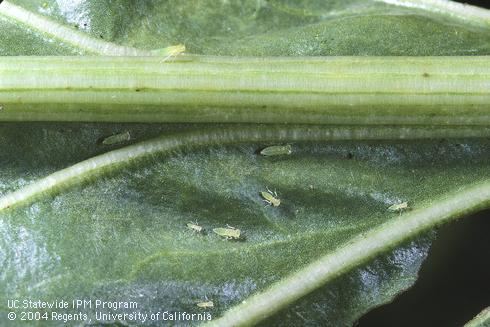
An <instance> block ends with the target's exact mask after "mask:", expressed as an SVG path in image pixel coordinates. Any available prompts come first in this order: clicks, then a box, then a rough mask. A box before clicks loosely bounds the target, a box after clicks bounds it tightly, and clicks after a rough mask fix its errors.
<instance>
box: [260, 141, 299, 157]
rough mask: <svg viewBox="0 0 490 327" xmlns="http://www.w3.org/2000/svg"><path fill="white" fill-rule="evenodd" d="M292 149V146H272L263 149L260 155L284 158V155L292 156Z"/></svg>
mask: <svg viewBox="0 0 490 327" xmlns="http://www.w3.org/2000/svg"><path fill="white" fill-rule="evenodd" d="M291 152H292V149H291V145H289V144H287V145H272V146H268V147H267V148H265V149H262V151H260V154H261V155H263V156H266V157H272V156H282V155H288V154H291Z"/></svg>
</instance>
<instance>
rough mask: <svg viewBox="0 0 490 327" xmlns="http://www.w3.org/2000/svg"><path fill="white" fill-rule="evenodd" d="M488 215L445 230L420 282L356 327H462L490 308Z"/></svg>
mask: <svg viewBox="0 0 490 327" xmlns="http://www.w3.org/2000/svg"><path fill="white" fill-rule="evenodd" d="M489 232H490V210H487V211H484V212H480V213H478V214H476V215H473V216H470V217H466V218H462V219H460V220H459V221H456V222H454V223H451V224H449V225H446V226H443V227H442V228H440V230H439V232H438V235H439V236H438V238H437V240H436V241H435V242H434V243H433V246H432V248H431V250H430V252H429V257H428V258H427V260H426V261H425V263H424V264H423V266H422V269H421V271H420V274H419V280H418V281H417V283H416V284H415V285H414V286H413V287H412V288H411V289H409V290H408V291H407V292H405V293H402V294H400V295H399V296H398V297H397V298H396V299H395V300H394V301H393V302H392V303H390V304H387V305H385V306H382V307H379V308H377V309H375V310H373V311H371V312H370V313H368V314H367V315H365V316H364V317H362V318H361V319H360V321H359V323H358V325H357V326H358V327H385V326H386V327H388V326H390V327H392V326H397V327H405V326H406V327H408V326H410V327H413V326H417V327H425V326H427V327H429V326H430V327H439V326H440V327H453V326H454V327H456V326H458V327H461V326H463V325H464V324H465V323H466V322H468V321H469V320H471V319H472V318H473V317H474V316H476V315H477V314H478V313H479V312H480V311H481V310H483V309H484V308H485V307H487V306H489V305H490V237H489Z"/></svg>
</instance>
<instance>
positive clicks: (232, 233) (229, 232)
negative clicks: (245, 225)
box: [213, 225, 241, 240]
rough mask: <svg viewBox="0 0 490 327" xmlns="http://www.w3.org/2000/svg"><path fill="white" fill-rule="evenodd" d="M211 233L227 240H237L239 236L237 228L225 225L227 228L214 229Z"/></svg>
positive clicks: (239, 232)
mask: <svg viewBox="0 0 490 327" xmlns="http://www.w3.org/2000/svg"><path fill="white" fill-rule="evenodd" d="M213 232H215V233H216V234H218V235H219V236H222V237H224V238H226V239H227V240H238V239H239V238H240V235H241V231H240V230H239V229H238V228H235V227H231V226H228V225H227V228H222V227H219V228H214V229H213Z"/></svg>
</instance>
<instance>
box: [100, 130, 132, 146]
mask: <svg viewBox="0 0 490 327" xmlns="http://www.w3.org/2000/svg"><path fill="white" fill-rule="evenodd" d="M130 139H131V134H129V131H126V132H124V133H119V134H115V135H111V136H109V137H106V138H105V139H104V140H103V141H102V144H105V145H111V144H116V143H121V142H126V141H129V140H130Z"/></svg>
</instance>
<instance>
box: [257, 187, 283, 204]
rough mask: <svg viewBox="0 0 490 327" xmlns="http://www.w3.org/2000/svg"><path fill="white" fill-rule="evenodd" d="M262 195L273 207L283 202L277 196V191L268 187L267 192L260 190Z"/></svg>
mask: <svg viewBox="0 0 490 327" xmlns="http://www.w3.org/2000/svg"><path fill="white" fill-rule="evenodd" d="M260 195H261V196H262V197H263V198H264V202H265V203H267V204H269V205H271V206H273V207H279V205H280V204H281V199H279V198H278V197H277V193H276V192H275V191H274V193H272V191H271V190H269V189H267V192H264V191H262V192H260Z"/></svg>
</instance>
